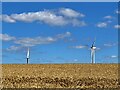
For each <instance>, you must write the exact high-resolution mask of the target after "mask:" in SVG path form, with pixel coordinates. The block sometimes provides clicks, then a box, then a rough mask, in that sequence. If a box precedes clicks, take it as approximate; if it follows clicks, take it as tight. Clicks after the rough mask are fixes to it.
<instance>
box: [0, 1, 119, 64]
mask: <svg viewBox="0 0 120 90" xmlns="http://www.w3.org/2000/svg"><path fill="white" fill-rule="evenodd" d="M2 9H3V12H2V17H3V18H2V33H1V34H0V36H1V37H2V38H0V39H1V41H2V42H3V47H2V51H3V55H2V57H3V60H2V62H3V63H26V52H27V48H28V47H29V48H30V63H90V62H91V60H90V47H91V44H92V42H93V41H94V39H95V40H96V43H95V45H96V47H97V50H96V63H117V62H118V29H119V28H120V26H119V25H118V22H117V16H118V14H120V12H119V11H118V10H117V9H118V3H92V2H91V3H87V2H86V3H83V2H79V3H65V2H63V3H57V2H56V3H53V2H50V3H49V2H47V3H43V2H37V3H30V2H27V3H25V2H24V3H20V2H19V3H5V2H4V3H3V4H2Z"/></svg>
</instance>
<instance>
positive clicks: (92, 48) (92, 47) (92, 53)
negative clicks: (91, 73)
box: [91, 41, 96, 64]
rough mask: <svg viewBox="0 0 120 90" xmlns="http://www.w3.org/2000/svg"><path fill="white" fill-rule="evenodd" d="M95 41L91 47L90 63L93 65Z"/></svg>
mask: <svg viewBox="0 0 120 90" xmlns="http://www.w3.org/2000/svg"><path fill="white" fill-rule="evenodd" d="M94 44H95V41H94V42H93V44H92V46H91V63H92V64H93V63H95V50H96V47H95V46H94Z"/></svg>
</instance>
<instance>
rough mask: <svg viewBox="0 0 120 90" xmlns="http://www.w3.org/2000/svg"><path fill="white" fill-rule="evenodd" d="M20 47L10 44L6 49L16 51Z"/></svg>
mask: <svg viewBox="0 0 120 90" xmlns="http://www.w3.org/2000/svg"><path fill="white" fill-rule="evenodd" d="M21 48H22V47H18V46H10V47H9V48H7V49H6V50H7V51H18V50H20V49H21Z"/></svg>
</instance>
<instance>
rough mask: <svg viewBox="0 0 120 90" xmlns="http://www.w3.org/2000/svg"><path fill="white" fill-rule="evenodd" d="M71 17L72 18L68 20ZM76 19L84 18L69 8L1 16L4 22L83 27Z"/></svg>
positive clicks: (82, 23)
mask: <svg viewBox="0 0 120 90" xmlns="http://www.w3.org/2000/svg"><path fill="white" fill-rule="evenodd" d="M70 17H72V18H70ZM77 17H84V15H83V14H82V13H79V12H77V11H75V10H72V9H69V8H62V9H58V11H57V12H55V11H54V10H43V11H38V12H28V13H20V14H11V15H9V16H8V15H3V17H2V18H3V21H5V22H11V23H13V22H17V21H21V22H42V23H45V24H49V25H55V26H64V25H69V24H70V25H73V26H84V25H85V22H84V21H81V20H79V19H78V18H77Z"/></svg>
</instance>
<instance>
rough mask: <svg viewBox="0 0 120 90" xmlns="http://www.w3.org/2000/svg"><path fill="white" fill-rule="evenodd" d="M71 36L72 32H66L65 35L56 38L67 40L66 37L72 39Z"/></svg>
mask: <svg viewBox="0 0 120 90" xmlns="http://www.w3.org/2000/svg"><path fill="white" fill-rule="evenodd" d="M70 36H71V33H70V32H66V33H63V34H58V35H56V38H61V39H63V38H65V37H70Z"/></svg>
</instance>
